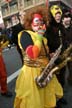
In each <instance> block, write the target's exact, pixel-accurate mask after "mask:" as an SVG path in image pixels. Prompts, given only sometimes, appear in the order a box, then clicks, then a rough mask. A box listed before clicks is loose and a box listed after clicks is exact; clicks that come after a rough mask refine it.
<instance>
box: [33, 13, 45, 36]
mask: <svg viewBox="0 0 72 108" xmlns="http://www.w3.org/2000/svg"><path fill="white" fill-rule="evenodd" d="M32 29H33V31H35V32H38V34H41V35H43V34H44V33H45V31H46V26H45V24H44V22H43V19H42V17H41V16H40V15H39V14H36V16H35V17H34V19H33V22H32Z"/></svg>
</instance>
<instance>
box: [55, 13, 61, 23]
mask: <svg viewBox="0 0 72 108" xmlns="http://www.w3.org/2000/svg"><path fill="white" fill-rule="evenodd" d="M55 20H56V22H57V23H60V21H61V14H60V13H57V14H56V15H55Z"/></svg>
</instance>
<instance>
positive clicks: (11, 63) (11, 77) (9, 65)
mask: <svg viewBox="0 0 72 108" xmlns="http://www.w3.org/2000/svg"><path fill="white" fill-rule="evenodd" d="M3 57H4V62H5V64H6V70H7V75H8V78H7V83H8V88H9V90H10V91H12V93H13V97H11V98H6V97H3V96H1V95H0V108H14V107H13V105H14V98H15V84H16V79H17V76H18V74H19V69H20V68H21V67H22V63H21V59H20V55H19V53H18V52H17V49H16V47H15V46H14V47H12V48H11V49H6V50H4V51H3ZM68 74H69V73H68V69H67V71H66V84H65V89H64V98H65V99H66V100H67V102H68V104H67V105H63V106H62V108H72V86H70V85H69V84H68V82H67V76H68Z"/></svg>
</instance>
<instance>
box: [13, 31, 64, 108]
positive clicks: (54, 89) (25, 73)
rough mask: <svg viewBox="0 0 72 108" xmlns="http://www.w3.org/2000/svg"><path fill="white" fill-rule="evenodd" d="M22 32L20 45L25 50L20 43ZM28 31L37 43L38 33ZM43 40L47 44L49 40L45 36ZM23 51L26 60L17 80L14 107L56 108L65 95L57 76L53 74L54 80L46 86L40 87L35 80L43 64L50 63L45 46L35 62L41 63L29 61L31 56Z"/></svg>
mask: <svg viewBox="0 0 72 108" xmlns="http://www.w3.org/2000/svg"><path fill="white" fill-rule="evenodd" d="M22 32H24V31H22ZM22 32H20V34H19V45H20V48H21V49H22V51H23V48H22V45H21V44H20V39H21V34H22ZM26 32H28V33H29V34H30V36H31V38H32V40H33V42H34V43H35V42H36V36H37V34H36V33H35V32H31V31H26ZM43 41H44V43H45V46H46V43H47V40H46V38H45V37H43ZM23 53H24V61H25V62H24V66H23V67H22V69H21V71H20V74H19V76H18V78H17V81H16V89H15V91H16V97H15V101H14V108H54V107H55V106H56V100H57V98H61V97H62V96H63V90H62V87H61V85H60V83H59V82H58V80H57V78H56V76H55V75H53V78H52V80H51V81H50V82H49V84H48V85H47V86H46V87H45V88H38V86H37V85H36V82H35V78H36V77H37V76H38V75H40V74H41V69H42V66H46V64H47V63H48V59H47V57H46V56H45V52H44V49H43V46H41V53H40V55H39V57H38V58H37V59H35V60H34V61H35V63H39V64H36V65H34V63H33V62H27V60H28V59H30V58H28V57H27V55H26V53H25V52H23ZM32 61H33V60H32ZM29 63H30V64H29Z"/></svg>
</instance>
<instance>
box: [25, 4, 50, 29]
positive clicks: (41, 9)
mask: <svg viewBox="0 0 72 108" xmlns="http://www.w3.org/2000/svg"><path fill="white" fill-rule="evenodd" d="M34 14H40V15H41V16H42V17H43V21H44V23H45V24H46V25H47V26H48V24H49V18H50V17H49V12H48V9H47V8H46V7H42V6H40V7H35V8H34V9H32V10H30V11H27V12H26V15H25V18H24V27H25V29H26V30H32V27H31V23H32V21H33V18H34Z"/></svg>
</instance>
